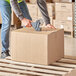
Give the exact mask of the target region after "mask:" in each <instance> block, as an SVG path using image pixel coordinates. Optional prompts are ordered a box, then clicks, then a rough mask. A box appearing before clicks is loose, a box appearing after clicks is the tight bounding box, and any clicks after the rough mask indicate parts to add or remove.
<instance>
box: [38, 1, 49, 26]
mask: <svg viewBox="0 0 76 76" xmlns="http://www.w3.org/2000/svg"><path fill="white" fill-rule="evenodd" d="M37 4H38V6H39V9H40V12H41V14H42V16H43V19H44V21H45V23H46V25H47V24H50V18H49V14H48V11H47V5H46V0H37Z"/></svg>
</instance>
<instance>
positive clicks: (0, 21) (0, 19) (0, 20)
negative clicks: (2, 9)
mask: <svg viewBox="0 0 76 76" xmlns="http://www.w3.org/2000/svg"><path fill="white" fill-rule="evenodd" d="M0 24H2V17H1V13H0Z"/></svg>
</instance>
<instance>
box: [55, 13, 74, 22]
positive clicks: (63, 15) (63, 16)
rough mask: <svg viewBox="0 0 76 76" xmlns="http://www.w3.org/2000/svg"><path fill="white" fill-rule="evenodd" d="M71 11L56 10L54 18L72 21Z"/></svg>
mask: <svg viewBox="0 0 76 76" xmlns="http://www.w3.org/2000/svg"><path fill="white" fill-rule="evenodd" d="M73 17H74V16H73V12H56V15H55V18H56V20H68V21H73V19H74V18H73Z"/></svg>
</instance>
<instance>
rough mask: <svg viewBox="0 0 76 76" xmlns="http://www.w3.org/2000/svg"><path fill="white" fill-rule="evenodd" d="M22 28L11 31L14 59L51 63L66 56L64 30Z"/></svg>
mask: <svg viewBox="0 0 76 76" xmlns="http://www.w3.org/2000/svg"><path fill="white" fill-rule="evenodd" d="M42 30H43V31H39V32H38V31H35V30H34V29H33V28H21V29H18V30H14V31H12V32H11V46H10V47H11V57H12V60H15V61H20V62H27V63H35V64H43V65H49V64H52V63H53V62H55V61H57V60H59V59H61V58H62V57H64V30H63V29H56V30H51V29H47V30H46V29H42Z"/></svg>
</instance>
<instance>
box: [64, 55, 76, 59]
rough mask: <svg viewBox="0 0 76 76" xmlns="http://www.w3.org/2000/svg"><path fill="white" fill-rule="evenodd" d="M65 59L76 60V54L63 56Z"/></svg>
mask: <svg viewBox="0 0 76 76" xmlns="http://www.w3.org/2000/svg"><path fill="white" fill-rule="evenodd" d="M64 58H65V59H74V60H76V56H64Z"/></svg>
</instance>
